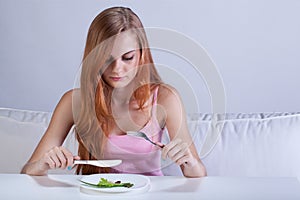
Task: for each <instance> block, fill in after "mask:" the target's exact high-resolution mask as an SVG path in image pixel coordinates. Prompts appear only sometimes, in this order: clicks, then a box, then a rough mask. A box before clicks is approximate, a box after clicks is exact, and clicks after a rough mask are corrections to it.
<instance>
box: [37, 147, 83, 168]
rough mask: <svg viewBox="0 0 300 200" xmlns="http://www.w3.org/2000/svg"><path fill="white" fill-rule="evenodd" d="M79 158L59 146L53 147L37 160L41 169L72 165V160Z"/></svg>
mask: <svg viewBox="0 0 300 200" xmlns="http://www.w3.org/2000/svg"><path fill="white" fill-rule="evenodd" d="M78 159H80V158H79V156H73V155H72V153H71V152H70V151H69V150H68V149H66V148H64V147H62V146H60V147H53V148H52V149H50V150H49V151H48V152H47V153H45V154H44V155H43V157H42V158H41V159H40V160H39V161H38V164H39V167H40V169H41V171H44V170H45V171H46V170H49V169H65V168H66V167H68V166H72V165H73V162H74V160H78Z"/></svg>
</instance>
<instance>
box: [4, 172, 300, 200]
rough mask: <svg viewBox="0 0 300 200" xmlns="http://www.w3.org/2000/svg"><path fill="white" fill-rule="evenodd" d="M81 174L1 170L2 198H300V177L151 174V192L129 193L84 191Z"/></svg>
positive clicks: (73, 199)
mask: <svg viewBox="0 0 300 200" xmlns="http://www.w3.org/2000/svg"><path fill="white" fill-rule="evenodd" d="M80 177H81V176H77V175H48V176H28V175H24V174H0V199H5V200H7V199H16V200H18V199H19V200H21V199H22V200H23V199H43V200H44V199H54V200H59V199H70V200H76V199H122V200H126V199H132V200H133V199H151V200H155V199H165V200H177V199H183V200H192V199H197V200H199V199H200V200H202V199H222V200H223V199H242V200H246V199H249V200H250V199H251V200H254V199H255V200H256V199H264V200H265V199H270V200H271V199H272V200H274V199H280V200H281V199H288V200H293V199H295V200H296V199H297V200H299V199H300V183H299V181H298V179H297V178H279V177H278V178H245V177H204V178H193V179H192V178H184V177H175V176H165V177H150V180H151V189H150V190H149V191H148V192H146V193H143V194H133V195H130V196H129V194H128V193H122V194H106V195H105V194H103V195H102V194H101V195H99V194H98V195H92V194H86V193H83V192H82V191H81V190H80V187H79V182H78V178H80Z"/></svg>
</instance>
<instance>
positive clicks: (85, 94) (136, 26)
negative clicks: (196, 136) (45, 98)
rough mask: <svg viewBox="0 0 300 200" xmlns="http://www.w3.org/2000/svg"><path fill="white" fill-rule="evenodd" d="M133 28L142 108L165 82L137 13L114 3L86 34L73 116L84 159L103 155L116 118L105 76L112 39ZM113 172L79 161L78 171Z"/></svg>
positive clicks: (96, 19) (101, 14) (102, 13)
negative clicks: (114, 5)
mask: <svg viewBox="0 0 300 200" xmlns="http://www.w3.org/2000/svg"><path fill="white" fill-rule="evenodd" d="M124 31H131V32H133V33H134V34H135V36H136V38H137V41H138V44H139V50H140V55H141V56H140V61H139V66H143V67H139V68H138V72H137V76H136V78H137V79H138V81H139V83H140V87H138V88H137V89H136V90H135V91H134V93H133V96H134V98H135V99H136V100H137V103H138V105H139V109H143V107H144V104H145V103H146V101H147V100H148V99H149V97H150V94H151V91H152V88H153V87H154V86H155V85H156V84H160V83H162V81H161V78H160V76H159V75H158V73H157V71H156V69H155V67H154V63H153V59H152V55H151V52H150V49H149V46H148V41H147V37H146V33H145V31H144V28H143V25H142V23H141V21H140V19H139V18H138V16H137V15H136V14H135V13H134V12H133V11H132V10H131V9H129V8H124V7H112V8H108V9H106V10H104V11H102V12H101V13H100V14H99V15H97V16H96V18H95V19H94V20H93V22H92V24H91V26H90V28H89V31H88V35H87V40H86V45H85V51H84V56H83V60H82V71H81V77H80V106H79V107H80V108H75V109H77V110H79V111H77V113H78V114H76V116H74V120H75V132H76V137H77V140H78V142H79V148H78V155H79V156H80V157H81V159H86V160H88V159H101V158H103V156H104V155H103V149H104V148H105V144H106V138H107V136H108V135H109V133H110V131H111V128H112V125H113V123H114V118H113V115H112V111H111V106H110V103H111V95H112V88H111V87H110V86H109V85H107V84H105V82H104V81H103V80H102V77H101V73H99V72H100V71H101V70H103V69H104V68H105V67H106V65H107V63H106V61H107V60H108V59H109V57H110V53H111V50H112V42H113V41H114V36H116V35H117V34H119V33H121V32H124ZM100 172H110V169H109V168H96V167H92V166H86V165H82V166H81V165H79V166H78V167H77V174H79V173H81V174H92V173H100Z"/></svg>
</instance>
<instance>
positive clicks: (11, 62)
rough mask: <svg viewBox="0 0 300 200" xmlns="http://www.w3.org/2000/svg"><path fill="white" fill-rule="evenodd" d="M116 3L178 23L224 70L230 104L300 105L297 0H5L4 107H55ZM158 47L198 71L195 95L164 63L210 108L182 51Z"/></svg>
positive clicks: (159, 23) (175, 62) (0, 8)
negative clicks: (94, 27) (92, 30)
mask: <svg viewBox="0 0 300 200" xmlns="http://www.w3.org/2000/svg"><path fill="white" fill-rule="evenodd" d="M113 5H125V6H129V7H131V8H132V9H133V10H134V11H135V12H136V13H137V14H138V15H139V16H140V18H141V20H142V21H143V24H144V26H145V27H162V28H168V29H173V30H176V31H178V32H180V33H182V34H185V35H186V36H188V37H190V38H191V39H193V40H195V41H196V42H197V43H199V44H200V45H202V46H203V47H204V48H205V49H206V50H207V52H208V53H209V55H210V57H211V58H212V59H213V61H214V63H215V64H216V65H217V67H218V70H219V72H220V74H221V76H222V79H223V83H224V87H225V89H226V96H227V101H226V109H227V111H228V112H272V111H299V110H300V93H299V89H298V88H299V85H300V79H299V78H298V76H299V74H300V60H299V57H300V55H299V54H300V37H299V35H300V20H299V19H300V12H299V10H300V1H298V0H281V1H280V0H263V1H261V0H253V1H246V0H228V1H222V0H211V1H204V0H197V1H196V0H194V1H186V0H185V1H173V0H165V1H161V0H151V1H100V0H98V1H97V0H89V1H84V0H64V1H60V0H43V1H41V0H27V1H23V0H1V1H0V27H1V29H0V44H1V45H0V61H1V63H0V107H11V108H20V109H32V110H42V111H52V110H53V109H54V107H55V105H56V103H57V101H58V100H59V98H60V97H61V95H62V94H63V93H64V92H65V91H66V90H69V89H71V88H72V87H73V85H74V81H75V76H76V73H77V71H78V69H79V67H80V61H81V57H82V54H83V48H84V43H85V38H86V34H87V29H88V27H89V25H90V23H91V21H92V19H93V18H94V17H95V16H96V15H97V14H98V13H99V12H100V11H102V10H103V9H104V8H106V7H109V6H113ZM153 54H154V59H155V61H156V62H157V63H159V64H162V65H166V66H169V67H172V68H174V70H176V71H177V74H181V72H182V74H184V73H186V72H187V75H185V76H186V79H192V80H190V81H191V82H192V83H193V85H192V89H193V90H194V91H195V92H196V97H197V98H196V100H191V99H190V97H189V95H190V94H185V93H186V92H187V91H186V90H185V89H184V87H182V86H181V84H179V85H176V81H174V80H173V79H172V76H170V73H169V72H167V73H166V72H165V71H164V68H161V67H159V70H160V72H161V73H162V76H163V78H164V79H165V80H166V82H170V83H172V84H175V87H179V92H180V93H181V94H182V96H183V100H184V103H185V104H186V108H187V110H188V112H192V111H193V107H192V106H190V104H191V102H192V103H194V102H195V101H197V103H198V104H199V109H200V111H203V112H209V111H210V110H211V105H210V95H209V93H208V91H207V89H206V87H205V84H204V81H203V80H202V79H201V77H200V78H199V77H194V76H192V74H193V72H188V71H189V70H188V68H189V65H188V64H187V63H186V62H184V61H183V60H182V59H180V58H178V57H176V56H172V55H169V54H167V53H163V52H159V51H154V52H153ZM188 73H191V74H190V75H189V74H188ZM197 83H199V84H197Z"/></svg>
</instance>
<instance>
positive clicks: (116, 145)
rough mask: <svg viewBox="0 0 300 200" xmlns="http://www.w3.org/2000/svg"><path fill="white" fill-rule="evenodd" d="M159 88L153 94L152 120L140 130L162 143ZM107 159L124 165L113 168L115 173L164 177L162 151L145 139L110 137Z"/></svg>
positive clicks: (105, 154)
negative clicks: (157, 108)
mask: <svg viewBox="0 0 300 200" xmlns="http://www.w3.org/2000/svg"><path fill="white" fill-rule="evenodd" d="M157 92H158V87H157V88H156V89H155V91H154V94H153V101H152V102H153V103H152V110H151V118H150V120H149V121H148V123H147V124H146V125H145V126H144V127H143V128H142V129H141V130H140V131H142V132H144V133H145V134H146V135H147V136H148V137H149V138H150V139H151V140H153V141H158V142H160V141H161V137H162V133H163V129H161V127H160V125H159V123H158V120H157V118H156V105H157ZM104 157H105V159H121V160H122V164H120V165H118V166H116V167H113V168H112V169H113V173H132V174H143V175H148V176H163V173H162V171H161V149H160V148H159V147H157V146H155V145H153V144H151V143H150V142H148V141H146V140H145V139H143V138H139V137H134V136H128V135H110V136H109V138H108V141H107V146H106V148H105V151H104Z"/></svg>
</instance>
